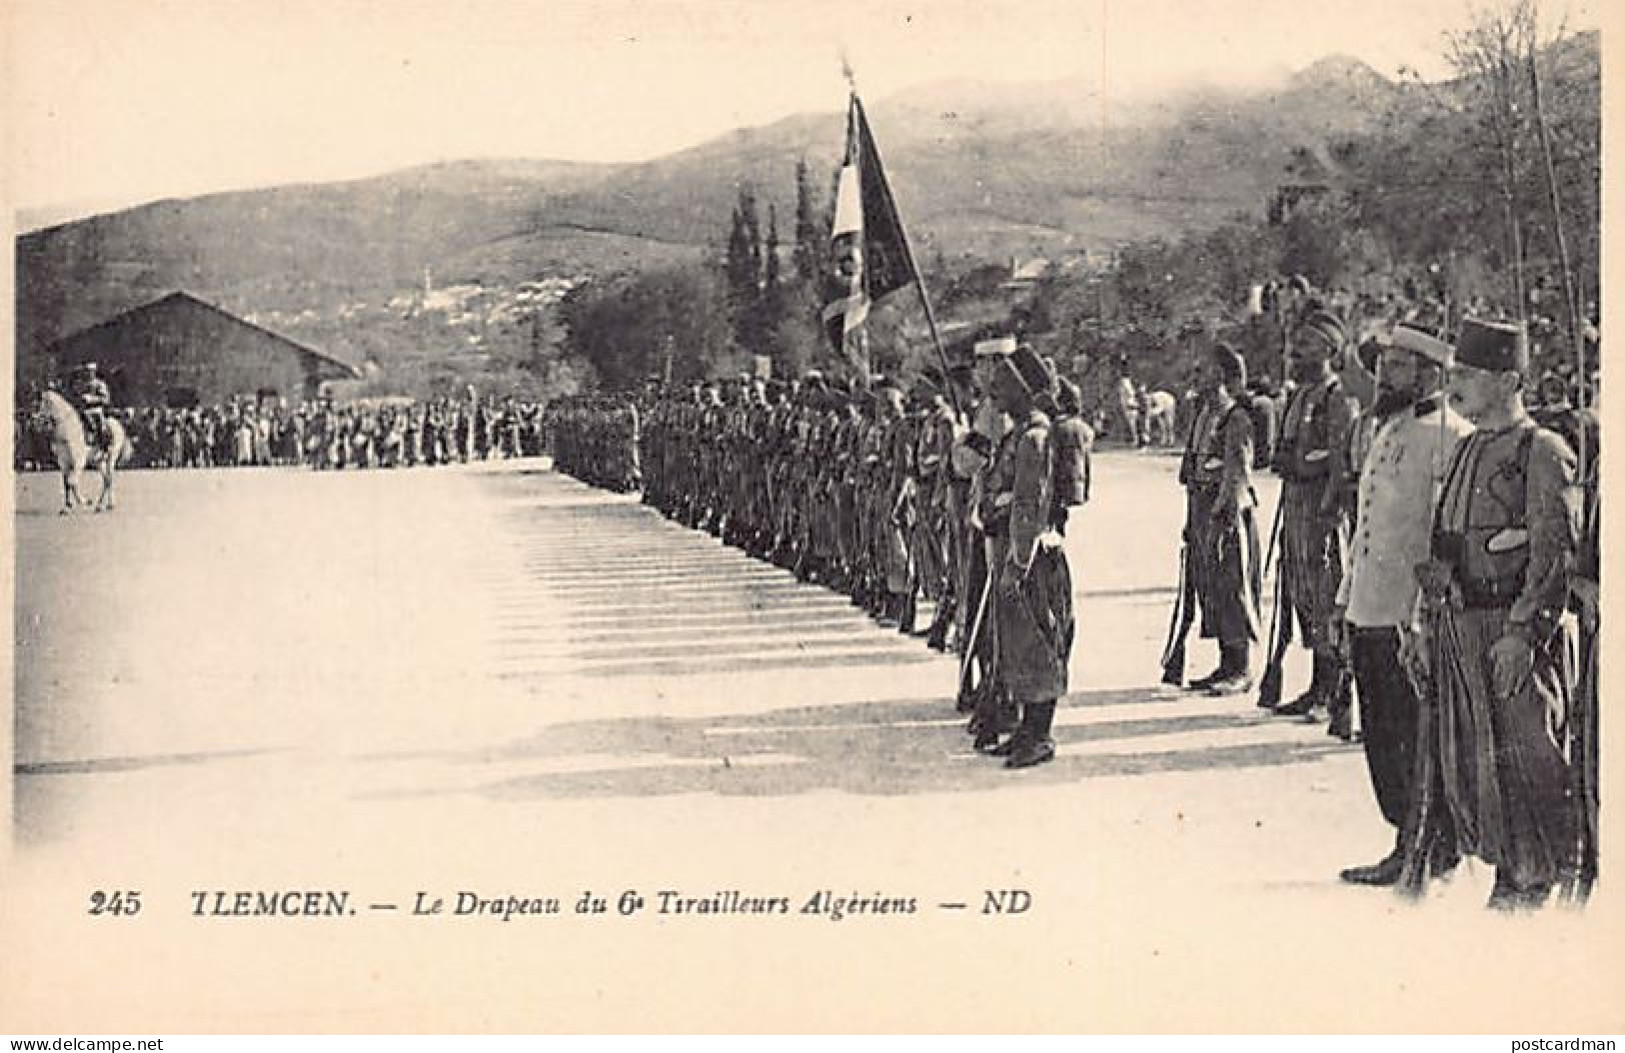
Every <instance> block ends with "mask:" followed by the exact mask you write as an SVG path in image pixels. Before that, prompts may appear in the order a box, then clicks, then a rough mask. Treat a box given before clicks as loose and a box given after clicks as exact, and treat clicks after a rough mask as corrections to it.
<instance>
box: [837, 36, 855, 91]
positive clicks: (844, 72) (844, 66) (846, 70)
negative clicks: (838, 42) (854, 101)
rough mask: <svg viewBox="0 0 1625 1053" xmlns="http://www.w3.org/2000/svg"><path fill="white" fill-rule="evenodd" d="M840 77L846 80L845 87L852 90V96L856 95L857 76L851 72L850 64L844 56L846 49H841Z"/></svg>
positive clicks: (845, 55)
mask: <svg viewBox="0 0 1625 1053" xmlns="http://www.w3.org/2000/svg"><path fill="white" fill-rule="evenodd" d="M841 76H843V77H845V78H846V86H847V87H849V88H851V89H852V94H854V95H856V94H857V93H858V75H857V74H856V73H853V72H852V63H851V61H850V60H849V59H848V57H847V54H846V48H844V47H843V48H842V49H841Z"/></svg>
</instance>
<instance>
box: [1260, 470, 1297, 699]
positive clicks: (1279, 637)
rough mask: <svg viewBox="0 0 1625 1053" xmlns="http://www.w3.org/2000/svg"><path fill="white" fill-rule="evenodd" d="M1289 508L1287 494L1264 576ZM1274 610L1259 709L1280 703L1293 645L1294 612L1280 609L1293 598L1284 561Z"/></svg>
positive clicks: (1278, 504)
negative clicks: (1283, 675)
mask: <svg viewBox="0 0 1625 1053" xmlns="http://www.w3.org/2000/svg"><path fill="white" fill-rule="evenodd" d="M1285 507H1286V495H1285V494H1283V495H1282V496H1281V499H1280V500H1278V501H1277V502H1276V505H1275V525H1274V526H1272V527H1271V528H1270V543H1269V548H1268V549H1267V550H1266V552H1265V555H1264V573H1266V574H1268V573H1269V567H1270V562H1271V561H1272V560H1273V559H1274V557H1275V546H1276V542H1277V541H1278V540H1279V539H1280V536H1281V521H1282V512H1283V510H1284V509H1285ZM1274 593H1275V609H1274V610H1272V611H1271V612H1270V633H1269V640H1270V653H1269V659H1268V662H1267V664H1266V665H1265V668H1264V676H1263V678H1262V679H1261V680H1260V681H1259V684H1258V706H1259V708H1260V709H1274V708H1275V707H1276V706H1278V705H1280V704H1281V666H1282V664H1283V663H1284V662H1285V661H1286V650H1287V648H1288V647H1289V646H1290V645H1291V644H1292V612H1291V611H1290V610H1288V611H1287V612H1286V616H1285V617H1282V614H1281V609H1282V608H1283V607H1286V606H1287V605H1288V604H1289V603H1290V602H1291V598H1290V597H1289V596H1288V595H1287V588H1286V560H1284V559H1283V560H1281V563H1280V566H1278V567H1277V568H1276V574H1275V589H1274Z"/></svg>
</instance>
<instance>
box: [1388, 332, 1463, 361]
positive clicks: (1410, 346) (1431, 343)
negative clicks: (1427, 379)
mask: <svg viewBox="0 0 1625 1053" xmlns="http://www.w3.org/2000/svg"><path fill="white" fill-rule="evenodd" d="M1393 345H1394V346H1395V347H1397V348H1399V349H1400V350H1401V351H1410V352H1412V353H1413V354H1418V355H1421V356H1422V357H1423V358H1425V359H1428V360H1429V361H1431V362H1435V363H1437V364H1438V365H1441V366H1445V367H1449V365H1450V363H1451V362H1452V361H1454V359H1455V357H1456V349H1455V348H1453V347H1451V346H1450V345H1449V344H1447V343H1445V342H1444V341H1443V340H1440V339H1439V338H1438V337H1436V336H1434V335H1433V334H1431V333H1428V332H1425V331H1423V330H1421V329H1416V328H1413V327H1411V326H1408V325H1396V326H1394V337H1393Z"/></svg>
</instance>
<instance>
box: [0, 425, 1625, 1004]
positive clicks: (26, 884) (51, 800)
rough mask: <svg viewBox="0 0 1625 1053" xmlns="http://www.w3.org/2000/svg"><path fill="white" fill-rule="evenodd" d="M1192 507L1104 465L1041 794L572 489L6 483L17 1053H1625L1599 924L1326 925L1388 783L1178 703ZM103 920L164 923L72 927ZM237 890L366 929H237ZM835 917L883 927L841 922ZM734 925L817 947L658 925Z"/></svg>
mask: <svg viewBox="0 0 1625 1053" xmlns="http://www.w3.org/2000/svg"><path fill="white" fill-rule="evenodd" d="M1174 468H1175V462H1174V460H1173V459H1172V458H1169V457H1166V456H1160V455H1155V454H1149V453H1130V452H1118V453H1108V454H1104V455H1101V456H1100V457H1099V458H1098V460H1097V465H1096V478H1095V487H1096V500H1095V501H1094V503H1092V504H1091V505H1090V506H1089V507H1088V508H1086V509H1084V510H1083V511H1082V512H1080V513H1078V514H1077V515H1076V516H1075V518H1074V523H1073V526H1072V527H1071V529H1070V537H1069V542H1068V545H1069V552H1070V554H1071V556H1072V558H1073V566H1074V577H1075V582H1076V588H1077V601H1078V616H1079V636H1078V642H1077V646H1076V648H1075V652H1074V662H1073V669H1072V691H1071V693H1070V695H1069V696H1068V697H1067V699H1066V700H1065V702H1064V704H1063V706H1062V709H1061V711H1060V714H1059V717H1058V720H1057V732H1056V737H1057V740H1058V742H1059V744H1060V752H1059V756H1058V758H1057V760H1056V762H1055V763H1053V764H1050V765H1047V766H1044V767H1041V768H1037V769H1033V770H1030V771H1026V772H1018V773H1010V772H1006V771H1004V770H1003V769H1002V768H1000V767H999V766H998V763H997V762H996V761H994V760H991V759H988V758H984V757H980V756H978V755H976V754H975V753H974V752H972V751H971V750H970V749H969V740H968V739H967V738H966V736H965V735H964V734H963V732H962V730H961V727H962V723H963V722H962V719H961V718H959V717H958V716H957V715H956V714H955V713H954V711H953V705H952V696H953V685H954V681H955V674H956V665H955V661H954V660H953V659H952V658H947V657H943V656H939V655H936V654H934V653H933V652H931V651H929V650H927V649H926V647H925V646H924V643H923V641H921V640H920V639H917V638H916V639H908V638H905V637H902V636H900V635H899V634H897V633H896V632H895V631H888V630H883V629H881V628H879V627H877V626H876V625H875V624H874V623H872V622H870V621H868V620H867V619H866V618H865V617H864V616H863V615H862V614H861V613H859V612H858V611H856V610H855V609H854V608H853V607H851V606H850V605H849V604H848V603H847V602H846V601H845V600H844V599H843V598H841V597H839V596H836V595H834V594H833V593H831V592H828V591H827V590H823V589H821V588H819V587H817V586H813V585H802V584H798V583H797V582H795V581H794V579H793V578H792V577H791V576H790V575H789V574H788V573H787V572H785V571H781V570H779V569H777V568H774V567H771V566H767V565H765V564H761V563H757V562H754V561H752V560H750V559H748V558H747V557H745V556H743V555H742V554H740V553H738V552H736V551H734V550H731V549H727V548H724V547H722V545H721V544H720V543H719V542H718V541H716V540H714V539H712V538H711V537H709V536H708V535H705V534H701V533H696V532H693V531H689V530H686V529H683V528H681V527H678V526H676V525H674V524H671V523H668V522H666V521H665V520H663V519H662V518H661V517H660V516H659V515H658V514H656V513H654V512H652V511H651V510H649V509H647V508H645V507H643V506H641V505H639V504H638V503H637V501H636V499H635V498H633V497H626V496H619V495H610V494H605V493H602V492H599V491H595V490H591V489H588V488H586V487H584V486H582V485H580V484H578V483H576V482H574V481H572V480H569V479H566V478H563V477H560V476H558V475H556V474H554V473H552V472H551V471H549V470H547V468H546V466H545V465H544V464H542V463H536V462H511V463H503V464H498V465H489V466H487V465H481V466H472V467H468V468H461V469H413V470H407V471H379V472H370V473H362V472H349V473H338V474H321V473H311V472H304V471H296V470H276V469H269V470H239V471H193V472H139V473H129V474H127V475H125V476H123V477H121V480H120V484H119V485H120V491H121V505H120V508H119V510H118V511H117V512H116V513H113V514H110V515H99V516H93V515H88V514H87V515H80V516H74V517H58V516H57V515H56V503H57V501H58V500H59V498H60V490H59V487H58V485H57V483H56V481H55V480H54V479H52V478H50V477H47V476H43V475H31V476H27V477H24V478H22V479H20V480H19V482H18V484H17V488H16V502H17V512H16V518H15V521H14V524H15V536H16V558H17V563H16V570H17V579H16V580H17V595H16V605H15V617H16V623H15V626H16V649H15V652H14V654H15V659H16V720H15V748H16V778H15V782H14V793H13V812H14V850H13V854H12V857H11V860H10V865H9V867H8V870H9V875H8V880H7V883H8V886H9V890H8V895H7V896H6V897H5V906H4V908H3V909H4V911H5V913H6V919H5V922H6V924H5V933H6V936H5V943H6V945H7V948H8V953H7V954H6V955H4V956H3V958H4V964H0V974H3V979H4V982H3V983H0V1018H5V1019H8V1020H15V1021H18V1022H19V1023H18V1024H17V1025H15V1027H13V1026H12V1025H9V1024H8V1029H14V1030H20V1031H38V1032H49V1031H61V1032H64V1033H67V1032H71V1031H74V1030H78V1031H81V1032H85V1031H89V1030H92V1029H93V1028H94V1026H96V1025H97V1024H100V1025H101V1026H103V1027H104V1028H110V1029H114V1030H122V1031H127V1032H133V1031H144V1032H166V1031H168V1032H176V1031H210V1030H245V1029H246V1030H256V1031H282V1030H294V1031H297V1030H341V1031H349V1030H365V1031H396V1030H519V1031H533V1030H604V1029H612V1030H623V1031H642V1030H656V1031H664V1030H716V1029H731V1028H736V1027H747V1026H751V1025H752V1024H754V1025H755V1026H756V1027H758V1028H766V1029H769V1030H785V1029H788V1030H872V1029H879V1030H899V1029H901V1030H924V1031H939V1030H940V1031H957V1030H1015V1031H1029V1030H1054V1029H1065V1030H1085V1031H1093V1030H1133V1031H1164V1030H1197V1031H1208V1030H1237V1031H1271V1032H1273V1031H1317V1030H1334V1031H1351V1030H1352V1031H1381V1032H1391V1031H1397V1032H1412V1031H1430V1030H1443V1031H1490V1032H1497V1033H1520V1034H1522V1033H1543V1032H1561V1033H1563V1034H1569V1033H1570V1032H1581V1033H1584V1032H1597V1031H1611V1032H1613V1031H1619V1030H1621V1022H1622V1019H1625V1013H1622V1011H1621V1010H1620V1009H1619V1008H1618V1000H1617V997H1611V996H1610V995H1609V994H1608V992H1610V991H1613V992H1614V993H1615V995H1617V986H1616V981H1617V979H1618V977H1619V975H1620V972H1619V968H1618V967H1619V964H1620V957H1621V951H1620V944H1619V942H1618V941H1617V940H1615V941H1610V940H1607V939H1605V938H1604V934H1607V933H1610V932H1611V931H1613V932H1617V928H1615V922H1616V920H1617V917H1618V912H1617V907H1616V906H1615V903H1614V900H1613V899H1612V898H1611V897H1609V896H1607V895H1604V896H1602V897H1600V898H1599V899H1598V900H1594V902H1593V903H1592V905H1591V907H1590V909H1589V910H1588V911H1587V912H1585V913H1584V914H1579V913H1576V912H1573V911H1570V910H1551V911H1548V912H1547V913H1545V914H1542V915H1539V916H1536V917H1532V918H1502V917H1490V916H1487V915H1485V914H1484V912H1483V911H1482V909H1481V903H1482V900H1483V898H1484V896H1485V895H1486V894H1487V892H1488V883H1489V874H1488V873H1487V871H1486V870H1485V868H1483V867H1482V866H1474V865H1468V866H1466V867H1464V868H1463V870H1462V871H1461V872H1460V873H1458V874H1457V876H1456V877H1455V878H1454V879H1453V880H1451V881H1449V882H1447V883H1442V884H1440V885H1439V886H1438V887H1437V888H1436V889H1435V890H1434V891H1433V893H1432V894H1431V895H1430V897H1429V898H1428V899H1427V900H1426V901H1424V902H1422V903H1419V904H1410V903H1406V902H1402V901H1400V900H1399V899H1398V898H1397V897H1395V896H1392V895H1390V894H1389V893H1387V892H1385V891H1380V890H1367V889H1355V888H1351V887H1347V886H1344V885H1341V884H1340V883H1339V881H1338V880H1337V871H1338V870H1339V869H1340V868H1341V867H1344V866H1347V865H1350V864H1354V863H1362V862H1371V861H1374V860H1375V859H1376V858H1378V857H1379V856H1381V855H1382V854H1383V853H1384V852H1385V851H1386V849H1387V847H1388V846H1389V844H1390V843H1391V832H1390V831H1388V830H1387V828H1386V827H1385V826H1384V824H1383V823H1382V821H1381V818H1380V816H1379V815H1378V813H1377V810H1376V806H1375V803H1374V801H1373V799H1372V795H1371V790H1370V786H1369V783H1368V780H1367V776H1366V772H1365V767H1364V758H1363V755H1362V753H1361V751H1360V749H1359V747H1358V746H1348V745H1344V744H1341V743H1338V742H1336V741H1334V740H1332V739H1329V738H1328V737H1327V736H1326V735H1325V733H1324V729H1323V727H1322V726H1319V725H1309V724H1305V723H1302V722H1299V721H1296V720H1288V719H1282V718H1272V717H1271V716H1269V715H1268V714H1266V713H1264V712H1262V711H1260V710H1258V709H1257V708H1256V707H1255V706H1254V705H1253V700H1252V699H1251V698H1236V699H1209V698H1204V697H1197V696H1192V695H1182V694H1179V693H1177V692H1168V691H1166V690H1160V689H1158V688H1157V687H1156V686H1155V684H1156V679H1157V673H1158V669H1157V660H1158V655H1159V652H1160V650H1161V646H1162V640H1163V634H1164V631H1165V629H1166V624H1167V617H1168V610H1169V605H1170V604H1171V602H1172V599H1173V593H1174V578H1175V570H1176V566H1175V561H1176V557H1177V546H1178V533H1179V519H1180V515H1181V512H1182V506H1181V497H1180V493H1179V490H1178V487H1177V486H1176V484H1175V482H1174V478H1173V477H1174ZM92 489H94V484H92ZM1261 490H1262V495H1261V496H1263V498H1264V500H1265V507H1266V510H1267V511H1272V510H1273V505H1274V491H1273V488H1272V487H1271V486H1270V485H1269V483H1268V482H1267V481H1265V482H1261ZM1266 526H1267V523H1266ZM1213 658H1214V654H1213V651H1212V648H1211V645H1200V646H1193V652H1192V659H1191V669H1190V672H1191V673H1192V674H1195V673H1200V672H1205V671H1206V670H1207V668H1208V667H1209V666H1210V665H1211V664H1212V662H1213ZM1307 664H1308V663H1307V661H1306V660H1305V659H1304V657H1303V656H1301V655H1299V656H1295V658H1294V661H1293V663H1292V665H1291V666H1290V667H1289V674H1288V678H1287V684H1288V690H1289V691H1291V692H1294V693H1295V691H1296V690H1297V689H1298V688H1300V687H1301V686H1302V685H1303V683H1304V681H1305V679H1306V677H1307V672H1308V670H1307ZM1605 862H1606V861H1605ZM115 890H139V891H140V892H141V897H140V899H141V903H142V909H141V913H140V914H138V915H135V916H128V915H125V916H109V914H108V913H107V912H105V911H104V912H102V913H100V914H94V913H91V912H90V904H91V901H92V897H93V895H94V894H95V893H96V892H111V891H115ZM242 890H248V891H252V892H254V893H259V892H262V891H269V890H275V891H278V892H281V891H285V890H301V891H303V890H324V891H338V892H344V893H345V894H346V897H347V898H346V899H345V900H344V901H343V902H344V903H345V904H346V906H345V907H344V909H343V911H341V912H340V914H339V916H336V917H320V918H318V917H263V916H260V917H255V916H221V915H220V914H219V913H218V912H217V911H216V910H215V907H216V906H217V905H218V904H219V903H221V902H222V900H219V899H216V898H215V893H218V892H225V893H227V894H228V895H227V896H226V898H225V900H224V902H234V901H233V899H232V897H233V896H234V895H235V893H236V892H237V891H242ZM824 890H828V892H829V894H830V897H835V898H845V899H847V900H849V901H850V900H860V901H863V902H864V903H866V904H870V905H873V904H883V905H890V906H891V907H894V908H895V909H888V910H887V911H886V912H885V913H878V912H876V911H877V910H878V908H874V909H871V906H863V907H859V908H857V912H856V913H849V914H848V916H845V917H842V918H841V919H840V920H838V921H837V920H834V919H833V917H832V916H831V914H830V912H829V911H828V910H827V909H825V906H827V898H824V899H822V900H820V899H814V897H815V895H816V894H818V893H820V892H821V891H824ZM736 891H737V892H738V893H739V897H731V896H730V895H727V894H731V893H733V892H736ZM1605 891H1606V887H1605ZM662 892H665V893H667V895H666V896H664V897H663V896H661V893H662ZM1012 892H1014V893H1017V894H1014V895H1012ZM420 893H421V894H423V897H424V898H423V899H422V900H420V899H419V894H420ZM459 893H464V894H467V895H469V896H470V897H471V898H472V899H475V900H480V899H487V900H494V901H498V902H506V900H507V897H510V896H512V897H514V898H515V899H520V900H526V901H534V902H536V903H537V904H540V905H542V906H543V909H545V904H546V902H547V901H549V900H554V901H556V902H557V906H558V908H559V913H558V914H543V915H539V916H531V915H524V916H513V917H510V918H509V919H508V920H501V919H500V918H498V917H492V916H490V915H489V914H488V913H481V914H469V915H459V914H456V913H455V908H456V905H457V904H458V902H459V900H460V898H461V897H459V895H458V894H459ZM626 893H631V897H630V898H626V899H624V900H623V899H622V897H623V894H626ZM717 893H724V894H725V895H724V896H723V897H722V899H723V900H727V901H729V902H733V901H735V900H737V899H738V898H741V897H745V898H755V899H764V900H765V899H775V898H783V899H785V900H786V901H788V903H789V904H790V907H789V910H788V912H787V913H786V914H784V915H766V916H764V915H760V914H746V913H714V912H710V911H704V912H702V911H701V910H700V908H699V907H698V906H693V907H692V909H687V910H682V911H679V910H676V909H673V910H668V911H667V912H665V913H662V912H661V911H660V910H659V907H660V906H661V905H662V904H670V905H676V904H679V903H681V902H684V901H689V902H691V903H693V904H697V903H698V902H699V901H701V900H708V901H710V902H712V903H716V902H720V901H718V900H717V899H716V898H715V894H717ZM584 894H586V895H587V901H586V903H585V904H584V906H585V907H586V908H587V909H586V910H584V911H581V912H578V911H577V910H576V906H577V903H578V901H581V900H582V898H583V895H584ZM1022 894H1025V896H1028V897H1030V900H1029V899H1025V898H1024V897H1023V895H1022ZM199 895H201V901H200V899H199ZM436 898H439V899H442V900H443V902H444V903H445V904H446V906H445V912H444V913H442V914H439V915H433V914H414V913H413V909H412V908H413V907H414V905H417V904H419V903H420V902H422V903H430V902H432V901H433V900H434V899H436ZM594 899H599V900H602V901H603V905H604V907H605V909H604V910H603V912H601V913H599V912H595V911H594V910H593V907H594V906H595V904H594V902H593V900H594ZM638 900H641V902H642V906H637V907H632V906H631V905H632V904H633V903H635V902H637V901H638ZM200 902H201V903H202V904H203V907H202V908H200V907H199V903H200ZM463 902H468V900H463ZM809 902H810V903H812V904H813V906H814V908H815V909H804V908H805V907H807V905H808V904H809ZM623 903H624V904H625V905H627V906H628V907H631V909H629V911H628V913H626V914H624V915H623V914H621V913H619V909H618V908H619V906H620V905H622V904H623ZM904 903H908V904H911V906H912V910H905V909H904V907H903V906H902V904H904ZM820 904H823V905H820ZM960 904H963V906H962V907H961V906H958V905H960ZM993 904H996V905H998V906H1001V907H1003V908H1005V909H1004V910H1003V911H996V910H994V909H993V907H992V906H991V905H993ZM1023 908H1024V909H1023ZM200 909H201V910H202V913H199V910H200ZM1610 963H1611V964H1610Z"/></svg>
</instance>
